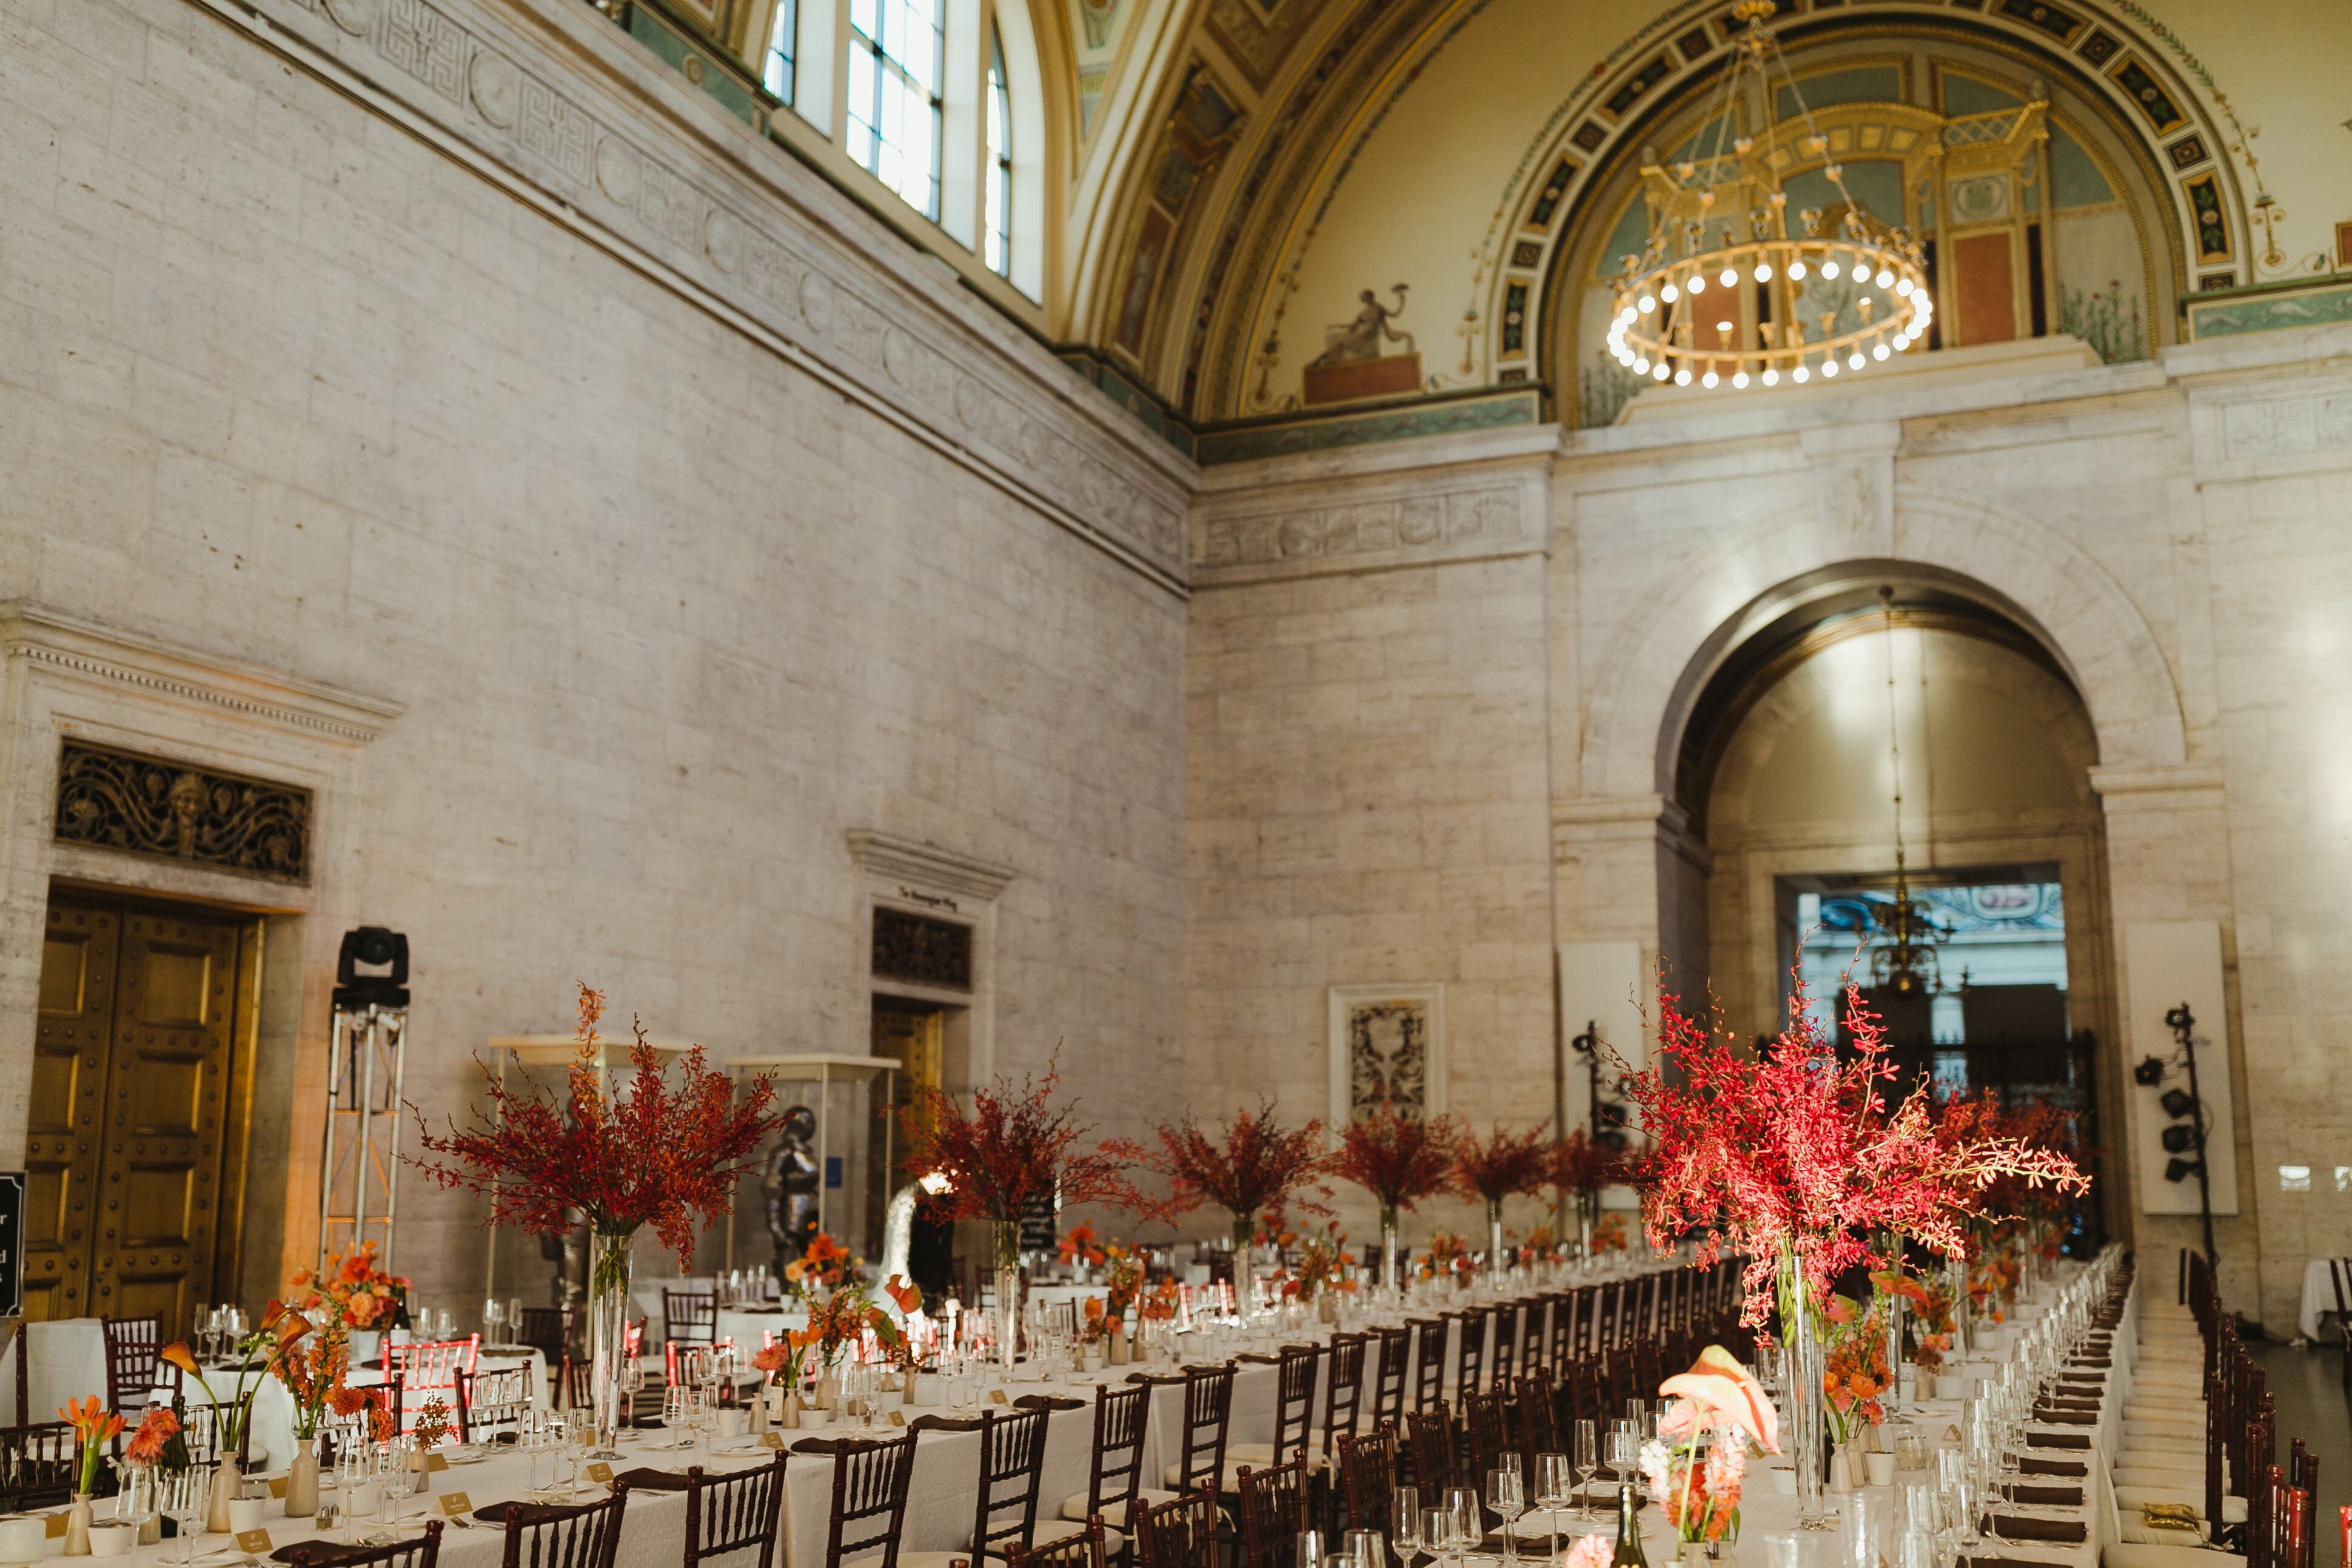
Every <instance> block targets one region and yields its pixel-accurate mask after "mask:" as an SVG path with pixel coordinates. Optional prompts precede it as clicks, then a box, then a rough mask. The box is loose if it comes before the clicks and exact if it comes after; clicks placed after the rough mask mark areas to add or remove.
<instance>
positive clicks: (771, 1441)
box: [760, 1432, 784, 1448]
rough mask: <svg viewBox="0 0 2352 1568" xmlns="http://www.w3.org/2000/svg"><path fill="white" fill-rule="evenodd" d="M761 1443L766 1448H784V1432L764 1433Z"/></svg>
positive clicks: (761, 1435) (761, 1436)
mask: <svg viewBox="0 0 2352 1568" xmlns="http://www.w3.org/2000/svg"><path fill="white" fill-rule="evenodd" d="M760 1442H761V1445H762V1446H763V1447H770V1448H781V1447H783V1446H784V1435H783V1434H782V1432H762V1433H761V1434H760Z"/></svg>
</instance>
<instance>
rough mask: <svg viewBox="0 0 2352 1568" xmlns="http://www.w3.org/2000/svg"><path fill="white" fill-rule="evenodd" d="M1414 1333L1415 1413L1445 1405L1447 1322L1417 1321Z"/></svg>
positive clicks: (1413, 1325)
mask: <svg viewBox="0 0 2352 1568" xmlns="http://www.w3.org/2000/svg"><path fill="white" fill-rule="evenodd" d="M1406 1327H1408V1328H1410V1329H1412V1407H1413V1409H1414V1411H1415V1412H1425V1411H1429V1410H1433V1409H1434V1408H1436V1407H1437V1406H1438V1405H1442V1404H1444V1402H1445V1320H1444V1318H1416V1319H1414V1320H1413V1321H1412V1322H1411V1323H1408V1324H1407V1325H1406Z"/></svg>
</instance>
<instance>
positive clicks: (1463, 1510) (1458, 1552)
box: [1445, 1487, 1486, 1568]
mask: <svg viewBox="0 0 2352 1568" xmlns="http://www.w3.org/2000/svg"><path fill="white" fill-rule="evenodd" d="M1445 1511H1446V1512H1447V1513H1448V1514H1449V1515H1451V1516H1452V1518H1453V1521H1454V1522H1453V1524H1452V1525H1451V1526H1449V1527H1448V1530H1447V1534H1446V1539H1447V1540H1448V1541H1449V1542H1451V1543H1452V1545H1453V1548H1454V1565H1455V1568H1461V1565H1462V1564H1463V1563H1465V1562H1466V1561H1468V1559H1469V1556H1470V1553H1471V1552H1475V1551H1476V1550H1477V1549H1478V1538H1479V1537H1480V1536H1482V1535H1484V1534H1485V1533H1486V1531H1485V1529H1484V1528H1483V1527H1484V1526H1485V1524H1486V1515H1485V1514H1484V1513H1483V1512H1481V1511H1480V1510H1479V1508H1478V1489H1476V1488H1475V1487H1448V1488H1446V1489H1445Z"/></svg>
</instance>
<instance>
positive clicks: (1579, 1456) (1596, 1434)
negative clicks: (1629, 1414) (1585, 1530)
mask: <svg viewBox="0 0 2352 1568" xmlns="http://www.w3.org/2000/svg"><path fill="white" fill-rule="evenodd" d="M1600 1473H1601V1432H1600V1423H1598V1422H1597V1421H1595V1420H1594V1419H1593V1418H1592V1417H1591V1416H1590V1415H1580V1416H1579V1417H1577V1422H1576V1517H1577V1519H1578V1520H1579V1521H1580V1522H1583V1523H1588V1524H1589V1523H1591V1521H1592V1478H1593V1477H1594V1476H1597V1475H1599V1474H1600Z"/></svg>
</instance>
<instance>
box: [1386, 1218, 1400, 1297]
mask: <svg viewBox="0 0 2352 1568" xmlns="http://www.w3.org/2000/svg"><path fill="white" fill-rule="evenodd" d="M1398 1262H1399V1258H1398V1257H1397V1211H1396V1210H1394V1209H1392V1208H1384V1209H1382V1210H1381V1289H1383V1290H1402V1289H1404V1286H1403V1283H1402V1280H1401V1279H1399V1278H1398V1274H1397V1265H1398Z"/></svg>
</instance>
